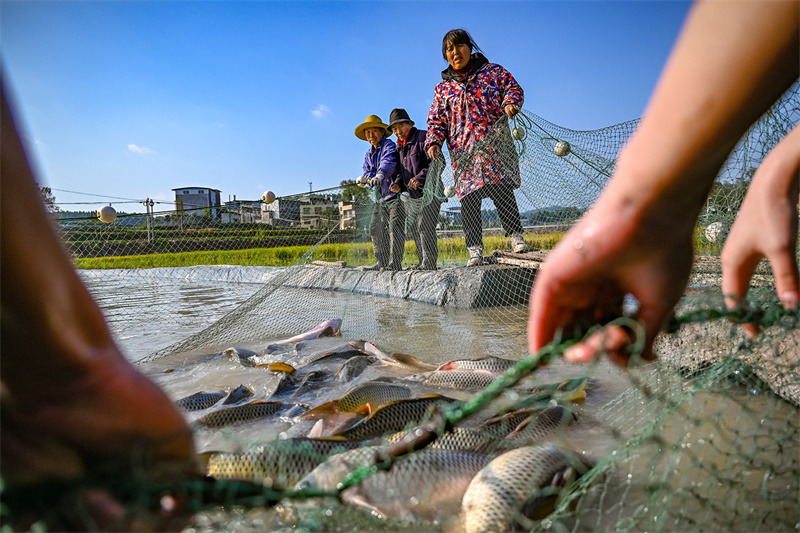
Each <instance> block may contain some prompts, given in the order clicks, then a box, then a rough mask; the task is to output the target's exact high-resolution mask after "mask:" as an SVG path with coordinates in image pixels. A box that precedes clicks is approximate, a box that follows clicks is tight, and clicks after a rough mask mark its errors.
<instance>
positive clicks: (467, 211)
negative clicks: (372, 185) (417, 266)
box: [425, 29, 529, 266]
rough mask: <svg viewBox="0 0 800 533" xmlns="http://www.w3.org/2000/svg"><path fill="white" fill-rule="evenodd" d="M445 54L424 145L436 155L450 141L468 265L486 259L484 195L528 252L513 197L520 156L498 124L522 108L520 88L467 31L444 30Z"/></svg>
mask: <svg viewBox="0 0 800 533" xmlns="http://www.w3.org/2000/svg"><path fill="white" fill-rule="evenodd" d="M473 50H477V52H475V53H473ZM442 55H443V56H444V58H445V60H447V62H448V63H449V64H450V66H449V67H448V68H447V69H445V70H444V71H442V80H443V81H442V82H440V83H439V84H438V85H437V86H436V89H435V93H434V97H433V104H431V109H430V111H429V112H428V135H427V139H426V142H425V147H426V150H427V152H428V155H429V156H430V158H431V159H436V157H437V152H439V151H441V148H442V146H443V144H444V142H445V141H447V146H448V148H449V150H450V159H451V161H452V163H453V172H454V174H455V178H456V184H457V192H458V197H459V199H460V200H461V218H462V221H463V223H464V239H465V241H466V245H467V249H468V250H469V255H470V258H469V261H468V262H467V266H475V265H480V264H482V263H483V224H482V221H481V203H482V201H483V199H484V198H490V199H491V200H492V202H494V205H495V207H496V208H497V213H498V215H499V217H500V222H501V223H502V225H503V229H504V230H505V232H506V235H507V236H510V237H511V246H512V249H513V250H514V251H515V252H518V253H521V252H526V251H528V249H529V248H528V245H527V244H525V241H524V240H523V238H522V224H521V223H520V220H519V208H518V207H517V200H516V197H515V196H514V189H516V188H518V187H519V185H520V176H519V160H518V158H517V153H516V151H515V150H514V143H513V141H512V139H511V133H510V131H509V129H508V128H503V127H501V128H495V127H494V126H495V123H496V122H497V121H498V119H500V118H501V117H502V116H503V114H504V113H505V114H506V115H508V116H509V118H510V117H513V116H514V115H515V114H517V113H518V112H519V110H520V107H521V106H522V102H523V100H524V95H523V91H522V87H520V86H519V84H518V83H517V81H516V80H515V79H514V77H513V76H512V75H511V73H510V72H508V71H507V70H506V69H504V68H503V67H502V66H500V65H497V64H495V63H489V61H488V60H487V59H486V57H484V55H483V54H482V53H481V51H480V48H479V47H478V45H476V44H475V42H474V41H473V40H472V36H470V34H469V33H468V32H467V31H466V30H463V29H456V30H450V31H449V32H447V34H445V36H444V39H443V40H442Z"/></svg>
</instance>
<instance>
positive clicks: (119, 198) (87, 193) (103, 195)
mask: <svg viewBox="0 0 800 533" xmlns="http://www.w3.org/2000/svg"><path fill="white" fill-rule="evenodd" d="M50 190H51V191H58V192H68V193H72V194H82V195H84V196H97V197H98V198H111V199H112V200H128V201H131V202H143V201H144V200H141V199H139V200H137V199H135V198H121V197H119V196H107V195H105V194H92V193H89V192H78V191H68V190H66V189H54V188H52V187H51V188H50Z"/></svg>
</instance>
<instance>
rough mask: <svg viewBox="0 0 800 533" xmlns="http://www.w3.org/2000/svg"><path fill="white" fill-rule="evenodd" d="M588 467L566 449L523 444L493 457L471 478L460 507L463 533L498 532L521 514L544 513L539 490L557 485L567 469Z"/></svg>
mask: <svg viewBox="0 0 800 533" xmlns="http://www.w3.org/2000/svg"><path fill="white" fill-rule="evenodd" d="M590 467H591V465H589V464H588V463H587V462H586V461H585V460H583V459H581V458H580V457H578V456H577V455H576V454H574V453H573V452H571V451H569V450H561V449H558V448H554V447H550V446H525V447H522V448H516V449H513V450H510V451H508V452H506V453H504V454H502V455H500V456H498V457H496V458H495V459H493V460H492V461H491V462H490V463H489V464H488V465H486V467H485V468H484V469H482V470H481V471H480V472H478V474H477V475H476V476H475V477H474V478H473V479H472V482H471V483H470V484H469V488H467V490H466V492H465V493H464V498H463V500H462V502H461V510H462V514H463V519H464V529H465V533H501V532H504V531H509V530H514V529H515V526H516V525H517V523H518V522H519V517H520V516H521V515H523V511H524V514H525V516H528V517H532V518H543V517H544V516H542V515H545V516H546V509H545V505H546V504H547V503H548V499H549V500H552V499H553V496H550V497H549V498H548V497H547V495H546V494H544V493H543V491H542V489H544V488H548V487H551V486H552V485H556V486H561V485H563V483H564V482H565V481H566V479H567V478H569V477H570V472H572V471H575V472H576V473H577V475H580V474H582V473H583V472H585V471H586V470H588V469H589V468H590Z"/></svg>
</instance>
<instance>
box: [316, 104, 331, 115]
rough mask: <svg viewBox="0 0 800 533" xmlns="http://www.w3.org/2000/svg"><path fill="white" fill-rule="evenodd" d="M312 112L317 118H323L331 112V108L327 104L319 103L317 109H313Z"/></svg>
mask: <svg viewBox="0 0 800 533" xmlns="http://www.w3.org/2000/svg"><path fill="white" fill-rule="evenodd" d="M311 114H312V115H314V117H315V118H323V117H325V116H327V115H330V114H331V108H330V107H328V106H326V105H325V104H319V105H318V106H317V108H316V109H312V110H311Z"/></svg>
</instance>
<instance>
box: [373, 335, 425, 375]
mask: <svg viewBox="0 0 800 533" xmlns="http://www.w3.org/2000/svg"><path fill="white" fill-rule="evenodd" d="M364 351H366V352H368V353H371V354H372V355H374V356H375V357H377V358H378V360H379V361H380V362H382V363H383V364H385V365H388V366H393V367H396V368H400V369H403V370H408V371H410V372H419V371H425V370H433V369H435V368H436V366H437V365H432V364H429V363H425V362H423V361H421V360H419V359H417V358H416V357H414V356H412V355H407V354H403V353H396V352H395V353H386V352H384V351H383V350H381V349H379V348H378V347H377V346H375V343H372V342H365V343H364Z"/></svg>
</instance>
